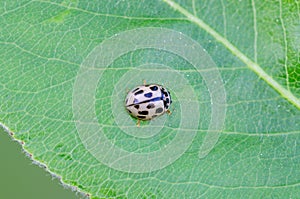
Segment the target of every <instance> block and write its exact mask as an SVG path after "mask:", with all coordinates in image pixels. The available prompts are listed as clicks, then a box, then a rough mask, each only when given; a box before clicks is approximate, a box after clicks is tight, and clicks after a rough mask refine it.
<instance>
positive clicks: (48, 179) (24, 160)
mask: <svg viewBox="0 0 300 199" xmlns="http://www.w3.org/2000/svg"><path fill="white" fill-rule="evenodd" d="M0 157H1V163H0V198H2V199H19V198H20V199H41V198H43V199H50V198H51V199H53V198H57V199H78V198H82V197H81V196H80V195H78V194H77V195H76V193H75V192H72V191H71V189H66V188H64V187H63V186H62V185H61V184H60V182H59V180H58V179H54V178H53V177H52V176H51V175H50V174H49V173H47V172H46V171H45V170H44V169H42V168H40V167H38V166H37V165H33V164H32V161H31V160H30V159H29V158H28V157H26V156H25V154H24V153H23V152H22V149H21V146H20V145H19V144H18V143H17V142H14V141H13V140H12V139H11V137H10V136H9V135H8V134H7V133H6V132H5V131H4V129H3V128H1V127H0Z"/></svg>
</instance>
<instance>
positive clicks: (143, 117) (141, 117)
mask: <svg viewBox="0 0 300 199" xmlns="http://www.w3.org/2000/svg"><path fill="white" fill-rule="evenodd" d="M136 117H137V118H139V119H145V118H146V116H143V115H138V116H136Z"/></svg>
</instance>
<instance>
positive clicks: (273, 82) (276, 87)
mask: <svg viewBox="0 0 300 199" xmlns="http://www.w3.org/2000/svg"><path fill="white" fill-rule="evenodd" d="M163 1H164V2H166V3H167V4H168V5H169V6H171V7H172V8H174V9H175V10H177V11H179V12H180V13H181V14H183V15H184V16H186V17H187V19H188V20H189V21H191V22H192V23H195V24H196V25H198V26H199V27H200V28H202V29H204V30H205V31H206V32H208V33H209V34H210V35H212V36H213V37H214V38H215V39H216V40H217V41H219V42H220V43H222V44H223V45H224V46H225V47H226V48H227V49H228V50H230V51H231V53H232V54H234V55H235V56H236V57H237V58H239V59H240V60H241V61H242V62H244V63H245V64H246V65H247V67H248V68H249V69H250V70H252V71H253V72H254V73H256V74H257V75H258V76H259V77H260V78H261V79H263V80H264V81H265V82H266V83H267V84H269V86H271V87H272V88H273V89H274V90H276V91H277V92H278V93H279V94H280V95H281V96H282V97H283V98H285V99H286V100H288V101H289V102H290V103H291V104H293V105H294V106H295V107H297V108H298V109H300V100H299V99H298V98H297V97H296V96H294V95H293V93H291V92H290V91H289V90H287V89H285V88H284V87H283V86H282V85H280V84H279V83H278V82H277V81H276V80H274V79H273V78H272V77H271V76H270V75H268V74H267V73H266V72H265V71H264V70H263V69H262V68H261V67H260V66H259V65H258V64H257V63H255V62H253V61H252V60H251V59H250V58H249V57H247V56H246V55H245V54H244V53H242V52H241V51H240V50H239V49H238V48H237V47H235V46H234V45H233V44H232V43H230V42H229V41H228V40H227V39H226V38H224V37H223V36H221V35H220V34H219V33H218V32H217V31H215V30H214V29H213V28H211V27H210V26H209V25H207V24H206V23H205V22H204V21H202V20H201V19H199V18H198V17H197V16H194V15H193V14H191V13H190V12H189V11H187V10H186V9H184V8H183V7H181V6H180V5H179V4H177V3H175V2H174V1H172V0H163Z"/></svg>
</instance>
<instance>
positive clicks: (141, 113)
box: [138, 111, 149, 115]
mask: <svg viewBox="0 0 300 199" xmlns="http://www.w3.org/2000/svg"><path fill="white" fill-rule="evenodd" d="M138 114H140V115H148V114H149V112H148V111H139V112H138Z"/></svg>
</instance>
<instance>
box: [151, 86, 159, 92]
mask: <svg viewBox="0 0 300 199" xmlns="http://www.w3.org/2000/svg"><path fill="white" fill-rule="evenodd" d="M150 89H151V90H152V91H157V90H158V87H157V86H151V87H150Z"/></svg>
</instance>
